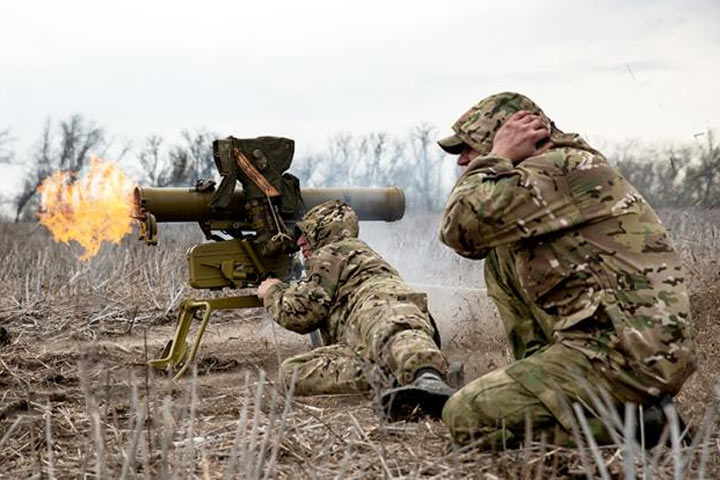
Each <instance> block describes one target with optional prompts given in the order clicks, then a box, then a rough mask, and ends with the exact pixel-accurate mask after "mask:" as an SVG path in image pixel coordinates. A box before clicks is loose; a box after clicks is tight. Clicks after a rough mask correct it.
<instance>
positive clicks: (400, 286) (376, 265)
mask: <svg viewBox="0 0 720 480" xmlns="http://www.w3.org/2000/svg"><path fill="white" fill-rule="evenodd" d="M296 228H297V229H298V230H300V232H302V233H303V234H305V236H306V238H307V240H308V243H309V244H310V247H311V249H312V255H311V256H310V257H309V258H307V259H306V262H305V269H306V273H307V275H306V277H305V278H304V279H302V280H300V281H298V282H295V283H292V284H287V283H277V284H275V285H273V286H272V287H271V288H270V289H269V291H268V294H267V295H266V297H265V300H264V304H265V308H267V309H268V311H269V312H270V314H271V315H273V317H274V318H275V320H276V321H277V322H278V323H279V324H280V325H281V326H283V327H285V328H287V329H289V330H292V331H295V332H297V333H309V332H311V331H313V330H316V329H319V330H320V333H321V335H322V337H323V341H324V343H325V344H326V345H329V344H334V343H337V342H341V341H344V340H345V333H346V326H348V325H350V324H353V323H354V322H356V321H364V319H362V318H359V317H358V315H357V314H358V312H359V311H360V310H361V307H362V306H363V303H364V302H365V301H366V300H368V299H371V298H385V299H387V298H396V299H399V300H401V301H409V302H412V303H415V304H418V306H419V307H420V308H421V310H423V311H424V312H427V304H426V300H425V296H424V295H421V294H417V293H415V292H413V291H412V290H411V289H410V287H408V286H407V285H406V284H405V283H404V282H403V281H402V279H401V278H400V275H399V274H398V272H397V271H396V270H395V269H394V268H393V267H391V266H390V264H388V263H387V262H386V261H385V260H384V259H383V258H382V257H381V256H380V255H378V254H377V253H376V252H375V251H374V250H373V249H372V248H370V247H369V246H368V245H367V244H366V243H365V242H363V241H362V240H360V239H358V238H357V235H358V232H359V227H358V220H357V216H356V214H355V212H354V211H353V210H352V209H351V208H350V207H349V206H347V205H346V204H344V203H342V202H331V203H330V202H326V203H324V204H321V205H318V206H317V207H315V208H313V209H312V210H310V211H309V212H308V213H307V214H306V215H305V217H304V218H303V220H302V221H301V222H299V223H298V224H297V226H296ZM375 320H376V319H372V321H375ZM377 320H379V319H377ZM368 321H370V320H368ZM438 340H439V339H438Z"/></svg>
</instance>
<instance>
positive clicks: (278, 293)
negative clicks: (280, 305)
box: [263, 282, 290, 309]
mask: <svg viewBox="0 0 720 480" xmlns="http://www.w3.org/2000/svg"><path fill="white" fill-rule="evenodd" d="M289 286H290V285H288V284H287V283H284V282H278V283H274V284H272V285H271V286H270V288H268V291H267V293H266V294H265V298H263V306H264V307H265V308H266V309H267V308H268V307H269V306H270V305H274V304H275V302H276V301H277V300H278V297H282V295H283V293H285V290H287V288H288V287H289Z"/></svg>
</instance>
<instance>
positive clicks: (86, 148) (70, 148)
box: [15, 114, 105, 222]
mask: <svg viewBox="0 0 720 480" xmlns="http://www.w3.org/2000/svg"><path fill="white" fill-rule="evenodd" d="M59 127H60V135H59V137H56V136H55V135H54V131H53V126H52V122H51V120H50V119H48V120H47V121H46V122H45V126H44V128H43V133H42V136H41V138H40V141H39V142H38V145H37V147H36V149H35V152H34V153H33V154H32V157H31V159H30V168H29V170H28V171H27V173H26V175H25V180H24V182H23V187H22V190H21V191H20V193H19V194H18V195H17V197H16V198H15V208H16V210H15V221H16V222H17V221H19V220H20V218H21V217H22V216H23V214H25V213H26V211H27V207H28V206H29V205H30V204H31V203H32V201H33V200H34V199H35V198H36V192H37V188H38V186H40V184H41V183H42V182H43V180H45V178H47V177H48V175H50V174H51V173H52V172H54V171H56V170H66V171H72V172H78V171H80V170H81V169H82V168H83V167H84V166H85V165H86V164H87V163H88V161H89V159H90V153H91V152H92V151H93V150H99V149H101V148H103V146H104V142H105V133H104V131H103V129H101V128H99V127H97V126H95V124H94V123H92V122H88V121H86V120H85V119H84V118H83V117H82V115H79V114H75V115H72V116H70V117H69V118H67V119H65V120H62V121H61V122H60V124H59ZM56 139H57V141H56Z"/></svg>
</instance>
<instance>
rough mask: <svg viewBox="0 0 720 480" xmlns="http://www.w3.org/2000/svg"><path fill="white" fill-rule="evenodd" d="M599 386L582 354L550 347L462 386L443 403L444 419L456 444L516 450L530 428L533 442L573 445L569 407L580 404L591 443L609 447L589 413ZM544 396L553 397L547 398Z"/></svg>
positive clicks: (601, 381) (608, 438) (601, 428)
mask: <svg viewBox="0 0 720 480" xmlns="http://www.w3.org/2000/svg"><path fill="white" fill-rule="evenodd" d="M528 386H530V387H531V388H528ZM591 386H592V387H591ZM601 388H602V389H603V390H604V391H605V392H609V390H610V386H609V385H608V383H607V382H606V380H605V379H604V378H603V377H602V376H601V375H600V374H599V373H598V372H597V371H596V370H595V368H594V367H593V365H592V363H591V361H590V360H589V359H588V358H587V357H586V356H585V355H583V354H582V353H580V352H579V351H577V350H574V349H571V348H568V347H566V346H564V345H562V344H560V343H555V344H553V345H549V346H546V347H544V348H543V349H542V350H541V351H539V352H537V353H535V354H533V355H530V356H529V357H527V358H524V359H521V360H518V361H516V362H514V363H513V364H511V365H510V366H507V367H504V368H500V369H497V370H494V371H492V372H490V373H488V374H486V375H483V376H482V377H480V378H478V379H476V380H473V381H472V382H470V383H469V384H467V385H466V386H465V387H464V388H462V389H461V390H460V391H458V392H457V393H456V394H455V395H453V396H452V397H450V400H448V403H447V404H446V405H445V408H444V410H443V421H444V422H445V423H446V424H447V425H448V427H449V428H450V432H451V434H452V436H453V438H454V439H455V441H456V442H457V443H460V444H468V443H470V442H476V443H477V445H478V446H479V447H481V448H486V449H503V448H516V447H518V446H519V444H520V442H521V441H522V439H523V438H524V437H525V433H526V431H527V429H528V428H530V429H531V431H532V438H533V439H535V440H540V439H541V438H542V436H543V435H544V436H545V441H546V442H548V443H552V444H555V445H562V446H572V445H573V438H572V434H571V432H572V428H573V423H575V425H576V426H577V422H576V421H575V419H574V414H573V413H572V412H571V407H570V406H571V404H573V403H579V404H580V405H582V406H583V407H584V408H583V409H584V411H585V412H586V418H587V419H588V424H589V427H590V429H591V432H592V433H593V435H594V438H595V440H596V441H597V442H598V443H599V444H605V443H610V441H611V439H612V437H611V436H610V435H609V433H608V432H607V430H606V429H605V426H604V425H603V422H602V421H601V420H600V419H599V418H598V417H599V416H600V415H599V413H598V412H596V411H595V409H594V405H595V400H597V399H593V398H592V397H593V395H595V394H596V393H598V391H599V390H600V389H601ZM549 394H552V395H553V396H554V398H551V399H549V400H548V395H549ZM558 399H559V400H561V401H562V402H561V403H557V400H558ZM547 403H551V404H553V408H552V409H550V408H548V406H547ZM528 423H529V426H528V425H527V424H528Z"/></svg>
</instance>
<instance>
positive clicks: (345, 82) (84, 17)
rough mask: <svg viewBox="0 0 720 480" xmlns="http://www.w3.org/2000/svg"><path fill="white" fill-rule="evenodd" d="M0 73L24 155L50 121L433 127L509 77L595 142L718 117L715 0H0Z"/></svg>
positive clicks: (252, 131) (5, 117) (395, 129)
mask: <svg viewBox="0 0 720 480" xmlns="http://www.w3.org/2000/svg"><path fill="white" fill-rule="evenodd" d="M0 82H1V83H0V86H1V88H0V130H2V129H4V128H8V127H9V128H10V129H11V131H12V134H13V136H14V137H15V138H16V143H15V146H16V149H17V150H18V151H19V152H18V153H19V157H20V158H23V157H24V156H26V153H27V151H28V150H29V149H30V147H31V145H32V142H34V141H36V139H37V138H38V136H39V133H40V131H41V129H42V126H43V123H44V121H45V119H46V118H47V117H48V116H50V117H52V118H53V119H61V118H64V117H67V116H68V115H70V114H73V113H81V114H83V115H84V116H85V117H86V118H89V119H92V120H94V121H95V122H97V124H98V125H100V126H102V127H104V128H105V129H106V130H107V132H108V133H109V134H110V135H112V136H114V137H116V138H121V139H136V140H138V139H140V138H141V137H144V136H146V135H147V134H150V133H158V134H161V135H164V136H166V137H168V138H170V139H172V138H173V137H176V136H177V134H178V132H179V131H180V130H181V129H183V128H194V127H206V128H208V129H209V130H211V131H216V132H218V133H220V134H221V135H229V134H233V135H235V136H257V135H263V134H276V135H284V136H289V137H292V138H295V139H296V140H297V142H298V148H299V151H300V152H303V151H308V150H310V149H320V148H322V147H323V146H324V145H325V142H326V139H327V138H328V137H330V136H331V135H332V134H335V133H337V132H340V131H343V132H352V133H357V134H363V133H367V132H370V131H387V132H390V133H393V134H398V135H399V134H403V133H405V132H407V131H408V130H409V129H410V127H412V126H413V125H417V124H419V123H421V122H428V123H431V124H433V125H436V126H437V127H438V136H440V135H441V134H444V133H445V132H446V130H448V127H449V125H451V124H452V123H453V122H454V120H455V119H456V118H457V117H458V116H459V115H460V114H461V113H462V112H463V111H464V110H466V109H467V108H468V107H469V106H471V105H472V104H473V103H475V102H476V101H477V100H479V99H480V98H482V97H484V96H486V95H489V94H492V93H496V92H498V91H503V90H515V91H520V92H522V93H525V94H526V95H528V96H530V97H531V98H533V99H534V100H536V102H537V103H539V104H540V105H541V106H542V107H543V108H544V110H545V112H546V113H547V114H548V115H549V116H550V117H551V118H553V119H554V120H555V121H556V123H557V124H558V126H559V127H560V128H562V129H563V130H566V131H577V132H580V133H583V134H585V135H586V136H588V137H590V140H591V141H592V140H593V139H598V140H599V139H610V140H621V139H627V138H640V139H643V140H647V141H657V140H672V141H692V140H693V135H694V134H696V133H699V132H703V131H705V130H706V129H707V128H708V127H715V128H717V127H720V1H718V0H707V1H701V0H686V1H675V2H670V1H661V0H660V1H659V0H653V1H638V0H633V1H605V2H600V1H593V2H590V1H585V2H583V1H548V0H544V1H512V0H502V1H487V0H485V1H478V0H475V1H470V0H468V1H465V0H463V1H446V2H439V1H437V0H433V1H425V0H412V1H405V0H402V1H398V0H385V1H375V0H363V1H361V2H344V1H337V0H335V1H331V0H328V1H311V0H303V1H287V2H279V1H268V0H265V1H260V0H256V1H251V2H250V1H240V0H235V1H225V2H222V1H209V0H205V1H203V2H198V1H193V2H185V1H150V0H143V1H135V0H122V1H113V2H110V1H101V0H91V1H89V0H82V1H71V0H65V1H44V2H40V1H33V0H23V1H21V2H20V1H19V2H3V6H2V7H0ZM5 180H7V178H6V179H5Z"/></svg>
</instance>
